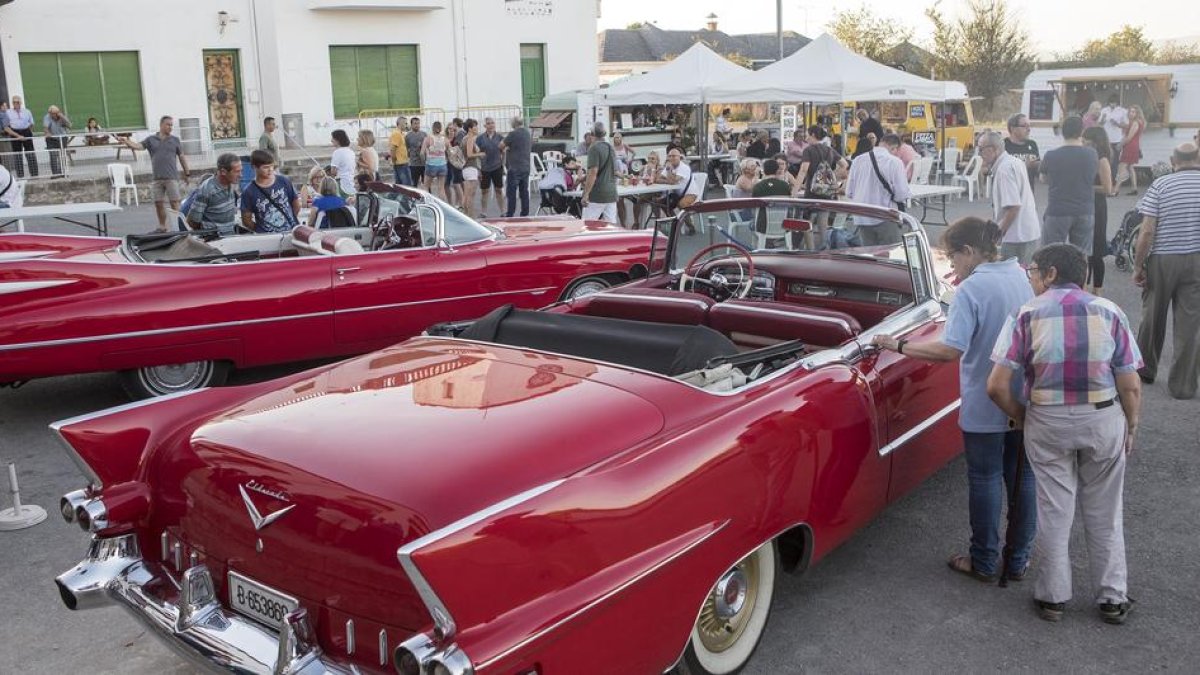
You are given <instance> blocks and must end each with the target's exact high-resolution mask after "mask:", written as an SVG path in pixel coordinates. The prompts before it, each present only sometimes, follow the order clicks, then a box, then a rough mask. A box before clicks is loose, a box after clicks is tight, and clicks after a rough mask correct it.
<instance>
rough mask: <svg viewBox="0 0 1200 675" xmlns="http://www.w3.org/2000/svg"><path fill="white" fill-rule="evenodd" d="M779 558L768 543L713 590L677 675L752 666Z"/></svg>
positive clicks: (718, 674)
mask: <svg viewBox="0 0 1200 675" xmlns="http://www.w3.org/2000/svg"><path fill="white" fill-rule="evenodd" d="M778 569H779V554H778V552H777V551H776V549H775V542H774V541H769V542H767V543H766V544H763V545H762V546H760V547H759V548H758V549H757V550H756V551H754V552H753V553H751V554H750V555H748V556H746V557H745V558H743V559H742V560H741V561H739V562H738V563H737V564H736V565H734V566H733V567H731V568H730V569H729V570H727V571H726V572H725V573H724V574H722V575H721V577H720V578H719V579H717V583H715V584H713V587H712V589H711V590H710V591H709V592H708V597H706V598H705V599H704V606H703V607H701V608H700V616H699V617H697V618H696V625H695V626H693V627H692V635H691V638H689V640H688V645H687V649H686V650H684V653H683V659H681V660H680V662H679V665H678V666H677V667H676V669H675V672H676V673H677V675H731V674H732V673H737V672H740V671H741V670H742V668H744V667H745V666H746V663H747V662H749V661H750V655H751V654H753V653H754V649H755V648H756V647H757V646H758V642H759V640H760V639H762V636H763V633H764V632H765V631H766V627H767V619H768V618H769V616H770V614H771V601H772V599H773V598H774V596H775V572H776V571H777V570H778Z"/></svg>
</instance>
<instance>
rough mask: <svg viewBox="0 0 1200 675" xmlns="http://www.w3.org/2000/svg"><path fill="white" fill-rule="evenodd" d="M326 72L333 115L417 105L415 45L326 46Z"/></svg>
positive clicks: (351, 114) (419, 96) (356, 113)
mask: <svg viewBox="0 0 1200 675" xmlns="http://www.w3.org/2000/svg"><path fill="white" fill-rule="evenodd" d="M329 71H330V75H331V76H332V78H333V115H334V117H337V118H341V119H344V118H347V117H358V114H359V113H360V112H362V111H364V110H416V109H418V108H420V107H421V78H420V70H419V64H418V61H417V46H416V45H366V46H358V47H330V48H329Z"/></svg>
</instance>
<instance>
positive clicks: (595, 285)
mask: <svg viewBox="0 0 1200 675" xmlns="http://www.w3.org/2000/svg"><path fill="white" fill-rule="evenodd" d="M606 288H608V284H606V283H604V282H603V281H585V282H584V283H582V284H579V285H578V286H576V287H575V288H573V289H571V298H570V299H572V300H574V299H575V298H582V297H583V296H585V295H591V294H593V293H599V292H600V291H602V290H604V289H606Z"/></svg>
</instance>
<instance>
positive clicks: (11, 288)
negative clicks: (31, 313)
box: [0, 257, 78, 295]
mask: <svg viewBox="0 0 1200 675" xmlns="http://www.w3.org/2000/svg"><path fill="white" fill-rule="evenodd" d="M3 260H4V259H3V258H2V257H0V262H3ZM76 281H78V280H77V279H44V280H42V281H0V295H7V294H9V293H24V292H25V291H40V290H42V289H43V288H54V287H55V286H66V285H67V284H73V283H75V282H76Z"/></svg>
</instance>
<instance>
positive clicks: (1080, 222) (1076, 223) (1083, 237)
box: [1042, 214, 1096, 253]
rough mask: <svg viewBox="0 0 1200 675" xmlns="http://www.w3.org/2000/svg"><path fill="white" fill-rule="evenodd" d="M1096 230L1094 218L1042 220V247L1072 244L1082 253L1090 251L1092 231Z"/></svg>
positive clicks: (1079, 217)
mask: <svg viewBox="0 0 1200 675" xmlns="http://www.w3.org/2000/svg"><path fill="white" fill-rule="evenodd" d="M1095 228H1096V216H1094V215H1090V216H1052V215H1049V214H1046V216H1045V217H1044V218H1042V246H1045V245H1047V244H1061V243H1063V242H1067V243H1070V244H1074V245H1075V247H1076V248H1078V249H1079V250H1081V251H1083V252H1084V253H1086V252H1088V251H1091V250H1092V230H1094V229H1095Z"/></svg>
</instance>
